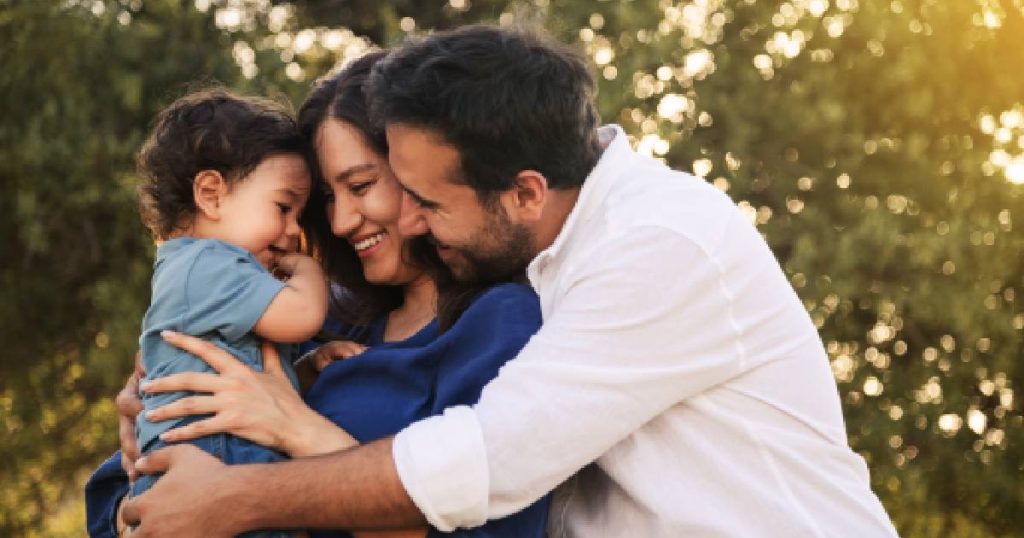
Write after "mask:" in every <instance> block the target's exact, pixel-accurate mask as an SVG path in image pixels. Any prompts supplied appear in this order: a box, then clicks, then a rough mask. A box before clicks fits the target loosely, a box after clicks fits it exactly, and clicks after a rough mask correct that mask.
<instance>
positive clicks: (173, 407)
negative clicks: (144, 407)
mask: <svg viewBox="0 0 1024 538" xmlns="http://www.w3.org/2000/svg"><path fill="white" fill-rule="evenodd" d="M219 410H220V406H218V405H217V400H216V398H214V397H213V396H207V395H199V396H189V397H187V398H181V399H179V400H175V401H173V402H171V403H169V404H167V405H165V406H163V407H158V408H156V409H154V410H152V411H149V412H147V413H146V418H147V419H149V420H150V421H152V422H160V421H163V420H169V419H172V418H181V417H187V416H190V415H207V414H210V413H216V412H217V411H219Z"/></svg>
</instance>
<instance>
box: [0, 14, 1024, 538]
mask: <svg viewBox="0 0 1024 538" xmlns="http://www.w3.org/2000/svg"><path fill="white" fill-rule="evenodd" d="M1022 9H1024V7H1022V5H1021V2H1020V1H1019V0H964V1H961V2H947V1H941V0H891V1H888V2H869V1H867V0H788V1H782V0H776V1H761V2H755V1H753V0H692V1H681V2H673V1H668V0H659V1H657V2H654V1H650V2H638V1H631V0H603V1H600V2H574V1H570V0H534V1H533V2H509V1H500V0H449V1H448V2H447V3H444V4H442V5H441V6H440V7H439V6H438V5H437V4H428V3H416V2H410V1H407V0H393V1H375V2H369V1H366V0H295V1H286V0H179V1H175V0H61V1H58V0H46V1H33V2H27V1H26V2H18V1H13V0H0V39H3V42H5V43H11V44H12V45H10V46H8V47H5V48H3V49H0V59H2V62H3V65H4V66H5V67H6V69H5V70H4V72H0V95H2V96H3V97H0V99H3V100H4V107H5V114H4V119H3V122H2V123H0V178H2V180H3V181H2V182H0V189H3V191H2V192H0V209H2V211H0V230H2V233H3V236H2V237H4V238H5V241H4V243H3V244H2V245H0V249H2V253H3V254H4V256H3V259H4V260H6V261H5V263H4V265H2V266H0V275H2V276H0V278H2V279H3V280H2V284H3V285H4V286H3V290H4V291H3V293H4V301H0V312H2V314H0V316H2V318H0V319H2V321H3V322H4V323H5V327H6V330H5V331H4V332H3V333H0V343H3V344H5V346H6V349H13V350H16V351H14V353H13V354H10V353H9V354H8V355H5V356H4V357H2V358H0V369H2V372H3V375H0V432H2V435H3V436H4V439H5V443H4V444H3V445H2V446H0V457H5V458H6V461H8V462H11V463H10V464H9V465H8V466H5V467H0V482H2V483H3V484H4V485H5V487H4V488H3V492H0V534H5V535H7V534H18V533H30V531H29V529H33V528H39V527H38V526H39V525H40V524H41V522H42V521H43V519H44V518H45V517H47V516H50V515H53V514H57V513H63V514H65V516H64V517H63V518H58V519H50V520H49V522H48V523H47V524H46V526H45V527H42V528H43V530H42V531H34V532H42V533H44V534H51V535H57V534H61V535H68V536H74V535H78V534H80V532H81V531H80V529H81V527H80V521H81V508H80V504H79V502H80V501H77V500H76V501H74V502H71V501H68V499H76V497H77V495H78V492H77V490H76V488H78V487H80V484H81V480H82V475H81V472H82V470H83V469H86V470H87V469H88V468H89V467H90V466H91V465H93V464H95V463H96V462H98V461H99V459H100V458H101V457H102V456H103V455H104V454H106V453H107V452H108V451H110V450H112V448H113V447H114V445H115V443H116V440H115V432H114V420H113V411H112V409H111V404H110V401H109V396H110V395H112V394H113V393H114V392H116V390H117V387H118V386H119V385H120V384H121V381H122V379H123V377H124V375H125V374H126V373H127V371H128V369H129V366H130V360H129V357H130V356H131V353H132V350H133V349H134V347H135V339H136V337H137V335H136V332H137V330H138V319H139V316H140V314H141V312H142V310H143V309H144V307H145V303H146V299H147V297H146V295H147V287H148V286H147V284H148V275H149V263H148V260H149V259H150V256H151V254H152V250H151V247H149V242H148V241H147V239H146V237H145V234H144V233H143V230H142V227H141V226H140V225H139V224H137V216H136V212H135V210H134V198H133V194H132V192H133V185H134V183H135V181H136V179H135V177H134V172H133V166H132V159H131V156H132V153H133V152H134V151H135V150H136V148H137V146H138V144H139V142H140V141H141V138H142V137H143V136H144V133H145V128H146V126H147V125H148V124H149V121H150V119H151V118H152V116H153V114H154V113H155V111H156V110H157V109H158V108H159V107H160V106H161V105H162V104H165V103H166V102H168V101H169V100H170V99H172V98H173V97H175V96H176V95H178V94H180V93H181V92H182V91H184V89H185V88H186V87H187V84H188V82H189V81H193V80H197V79H198V80H211V79H216V80H220V81H222V82H224V83H226V84H228V85H230V86H233V87H236V88H239V89H242V90H243V91H247V92H251V93H264V94H269V95H276V96H286V97H290V98H291V99H292V100H293V102H298V100H299V99H301V97H302V93H303V91H304V88H305V86H306V85H307V84H308V83H309V81H311V80H313V79H314V78H315V77H317V76H319V75H320V74H322V73H324V72H326V71H327V70H328V69H330V68H331V67H333V66H334V65H336V64H337V63H339V62H342V61H344V60H346V59H348V58H351V57H354V56H357V55H359V54H361V53H362V52H363V51H365V50H366V48H367V47H369V46H372V44H373V43H377V44H394V43H397V42H399V41H400V40H401V38H402V37H403V36H404V35H406V34H407V33H410V32H420V31H426V30H430V29H434V28H449V27H452V26H455V25H458V24H463V23H468V22H476V21H481V20H484V21H490V22H494V21H500V22H501V23H511V22H514V21H516V20H523V19H526V20H531V21H534V22H536V23H539V24H542V25H543V26H545V27H546V28H548V29H549V30H550V31H552V32H553V33H555V34H556V35H557V36H559V37H560V38H562V39H563V40H566V41H570V42H575V43H578V44H579V45H580V46H581V47H583V48H584V49H585V50H586V52H587V54H588V55H589V56H590V57H591V58H592V59H593V60H594V63H595V65H596V69H597V73H598V77H599V81H600V94H599V106H600V109H601V111H602V113H603V115H604V117H605V119H606V121H609V122H616V123H621V124H622V125H623V126H624V127H625V128H626V130H627V132H628V133H630V135H631V137H633V139H634V142H635V143H636V144H637V146H638V147H639V148H640V150H641V151H645V152H648V153H651V154H653V155H655V156H658V157H661V158H663V159H665V160H666V161H667V162H668V163H669V164H671V165H672V166H674V167H676V168H679V169H684V170H693V171H694V172H695V173H697V174H698V175H700V176H703V177H705V178H706V179H707V180H708V181H711V182H713V183H714V184H715V185H716V186H718V187H719V188H722V189H723V190H726V191H727V192H728V193H729V194H730V196H732V197H733V198H734V199H735V200H736V201H737V202H738V203H739V205H740V207H741V209H742V210H743V211H744V212H745V213H747V215H748V216H749V217H750V218H751V220H752V221H753V222H755V223H756V224H757V225H758V226H759V228H760V229H761V231H762V232H763V233H764V234H765V236H766V237H767V239H768V241H769V242H770V244H771V245H772V247H773V249H774V250H775V252H776V254H777V255H778V256H779V258H780V260H781V262H782V263H783V266H784V267H785V269H786V271H787V274H789V275H790V278H791V279H792V282H793V285H794V287H795V288H796V290H797V292H798V294H799V295H800V296H801V298H802V299H803V300H804V303H805V305H806V306H807V308H808V311H809V312H810V313H811V315H812V318H813V319H814V321H815V323H816V324H817V325H818V326H819V328H820V329H821V333H822V337H823V340H824V341H825V343H826V347H827V349H828V352H829V357H830V360H831V363H832V367H833V372H834V373H835V375H836V379H837V381H838V382H839V388H840V392H841V395H842V398H843V402H844V409H845V413H846V419H847V425H848V430H849V434H850V443H851V445H852V446H853V447H854V448H855V449H856V450H858V451H859V452H860V453H861V454H863V455H864V457H865V459H866V460H867V461H868V463H869V465H870V467H871V471H872V485H873V486H874V488H875V490H876V491H877V492H878V493H879V495H880V496H881V497H882V499H883V502H884V503H885V504H886V507H887V508H888V510H889V512H890V514H891V515H892V517H893V519H894V521H895V522H896V523H897V526H898V527H899V529H900V531H901V534H902V535H904V536H922V537H923V536H940V535H942V536H953V535H955V536H992V535H1022V534H1024V532H1022V531H1021V530H1020V529H1024V515H1021V514H1024V511H1022V510H1021V508H1022V507H1024V490H1022V488H1024V485H1022V484H1021V481H1020V480H1019V479H1018V477H1019V475H1020V473H1021V471H1022V470H1024V459H1022V458H1024V453H1022V450H1024V447H1022V446H1021V440H1022V435H1024V421H1022V415H1021V409H1022V405H1021V403H1020V398H1019V395H1018V394H1017V393H1015V391H1019V390H1021V389H1020V387H1021V385H1022V382H1024V379H1022V376H1024V372H1022V370H1021V368H1022V366H1021V360H1020V359H1021V358H1024V336H1022V335H1024V312H1022V309H1021V303H1020V299H1019V298H1018V297H1017V294H1018V293H1022V292H1024V289H1022V288H1024V234H1021V233H1020V231H1019V230H1015V229H1014V224H1015V223H1014V221H1015V220H1016V221H1018V222H1019V220H1020V219H1021V218H1024V185H1022V183H1024V156H1022V153H1024V76H1022V75H1021V74H1020V73H1019V72H1018V71H1017V70H1016V66H1018V65H1022V64H1024V47H1022V46H1021V41H1020V40H1021V36H1022V35H1024V13H1022ZM1018 226H1019V224H1018ZM8 238H9V239H8ZM680 272H681V275H683V276H685V268H680ZM794 390H799V387H794ZM76 473H78V474H77V475H76ZM61 500H64V501H65V502H66V503H69V504H67V505H66V506H63V505H61V504H60V502H61ZM62 507H63V508H64V509H65V512H59V510H60V509H61V508H62Z"/></svg>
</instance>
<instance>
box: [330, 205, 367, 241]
mask: <svg viewBox="0 0 1024 538" xmlns="http://www.w3.org/2000/svg"><path fill="white" fill-rule="evenodd" d="M327 216H328V220H330V221H331V233H333V234H334V235H335V236H337V237H345V236H346V235H349V234H351V233H352V232H354V231H355V230H356V229H357V228H359V225H360V223H362V220H363V217H362V215H361V214H360V213H359V211H357V210H356V208H355V206H354V205H353V204H349V203H345V201H344V200H335V201H333V202H331V203H329V204H328V205H327Z"/></svg>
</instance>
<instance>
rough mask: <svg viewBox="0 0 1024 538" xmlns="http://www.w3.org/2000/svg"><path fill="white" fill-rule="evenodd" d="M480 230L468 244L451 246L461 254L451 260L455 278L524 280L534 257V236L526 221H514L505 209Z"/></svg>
mask: <svg viewBox="0 0 1024 538" xmlns="http://www.w3.org/2000/svg"><path fill="white" fill-rule="evenodd" d="M493 216H494V218H493V219H490V220H491V222H489V223H488V225H487V226H486V227H485V228H484V229H483V230H482V231H481V232H480V233H477V234H475V235H474V236H473V237H472V238H471V239H470V240H469V241H468V242H467V244H468V246H466V247H456V246H451V248H452V250H454V251H455V252H456V253H457V254H458V257H457V258H456V259H455V260H452V262H455V263H449V265H448V268H449V269H450V270H451V272H452V274H453V275H454V277H455V279H456V280H458V281H460V282H464V283H468V284H493V283H499V282H509V281H516V280H521V279H522V278H523V277H524V276H525V271H526V266H527V265H529V264H530V261H531V260H532V259H533V253H532V252H531V250H532V249H531V244H532V243H533V237H532V235H531V234H530V231H529V230H528V229H527V228H526V226H523V225H515V224H512V223H511V222H510V221H509V220H508V217H507V216H506V215H504V214H502V213H497V214H493Z"/></svg>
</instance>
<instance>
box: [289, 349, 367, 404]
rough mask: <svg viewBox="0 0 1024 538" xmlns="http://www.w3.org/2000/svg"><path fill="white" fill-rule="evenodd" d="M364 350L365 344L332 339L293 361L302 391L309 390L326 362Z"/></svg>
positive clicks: (350, 356)
mask: <svg viewBox="0 0 1024 538" xmlns="http://www.w3.org/2000/svg"><path fill="white" fill-rule="evenodd" d="M364 351H366V346H364V345H362V344H357V343H355V342H351V341H349V340H332V341H330V342H327V343H325V344H324V345H322V346H320V347H318V348H316V349H314V350H313V351H310V352H309V353H306V354H305V355H303V356H302V357H301V358H300V359H299V360H297V361H295V375H296V376H297V377H298V378H299V387H300V389H301V390H302V393H303V394H305V393H306V392H308V391H309V389H310V387H312V386H313V383H314V382H315V381H316V378H317V376H319V375H320V372H322V371H323V370H324V368H326V367H327V365H328V364H330V363H332V362H334V361H336V360H342V359H349V358H352V357H355V356H356V355H359V354H360V353H362V352H364Z"/></svg>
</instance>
